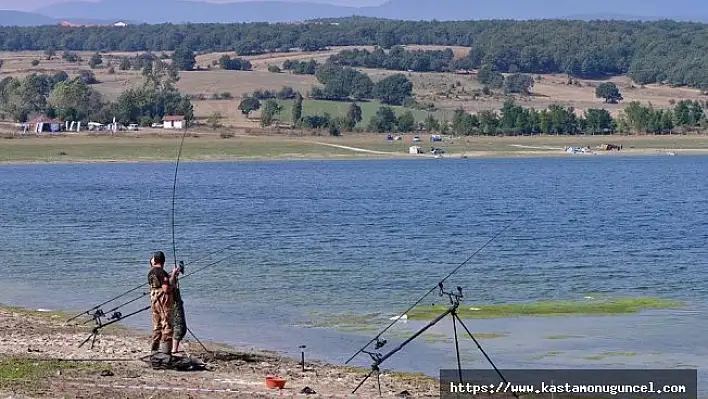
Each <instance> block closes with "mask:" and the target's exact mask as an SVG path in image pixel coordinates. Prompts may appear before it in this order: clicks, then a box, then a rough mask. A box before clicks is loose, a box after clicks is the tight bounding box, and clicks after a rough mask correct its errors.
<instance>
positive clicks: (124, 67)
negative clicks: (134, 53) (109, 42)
mask: <svg viewBox="0 0 708 399" xmlns="http://www.w3.org/2000/svg"><path fill="white" fill-rule="evenodd" d="M118 69H120V70H121V71H128V70H130V60H129V59H128V57H122V58H121V59H120V64H119V65H118Z"/></svg>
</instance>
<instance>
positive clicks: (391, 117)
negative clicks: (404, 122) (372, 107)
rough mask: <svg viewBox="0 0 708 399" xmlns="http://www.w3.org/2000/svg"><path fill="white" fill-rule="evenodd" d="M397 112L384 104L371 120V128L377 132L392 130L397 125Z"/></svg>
mask: <svg viewBox="0 0 708 399" xmlns="http://www.w3.org/2000/svg"><path fill="white" fill-rule="evenodd" d="M396 122H397V120H396V113H395V112H393V108H391V107H386V106H382V107H379V109H378V110H377V111H376V115H374V116H372V117H371V119H370V120H369V130H371V131H374V132H377V133H385V132H392V131H393V130H394V128H395V127H396Z"/></svg>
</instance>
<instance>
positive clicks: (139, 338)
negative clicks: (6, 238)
mask: <svg viewBox="0 0 708 399" xmlns="http://www.w3.org/2000/svg"><path fill="white" fill-rule="evenodd" d="M66 319H67V317H66V315H62V314H55V313H51V312H48V313H41V312H28V311H24V310H18V309H13V308H0V329H2V331H3V334H2V336H0V394H11V393H12V394H15V395H17V394H22V395H27V396H23V397H43V398H59V397H76V398H79V397H101V398H102V399H112V398H158V397H170V398H175V397H178V398H181V397H199V398H217V397H218V398H223V397H238V398H263V397H281V396H287V397H309V398H317V397H332V398H334V397H357V398H374V397H379V395H378V390H377V386H376V379H375V378H371V379H369V381H367V382H366V383H365V384H364V385H363V386H362V387H361V388H360V389H359V391H357V393H356V395H354V396H351V395H350V393H351V391H352V390H353V389H354V388H356V386H357V385H358V384H359V382H360V381H361V379H362V378H363V377H364V376H365V375H366V373H367V372H368V370H366V369H355V368H351V367H343V366H336V365H330V364H325V363H321V362H313V361H309V360H307V359H306V370H305V371H302V367H301V364H300V362H299V360H296V359H291V358H288V357H284V356H281V355H279V354H278V353H275V352H269V351H263V350H254V349H237V348H232V347H229V346H226V345H223V344H217V343H210V342H203V343H204V345H205V346H206V348H207V349H208V350H209V352H211V353H207V352H205V351H204V350H203V349H202V347H201V346H200V345H199V344H198V343H197V342H196V341H190V340H188V339H185V343H184V348H183V349H184V351H185V352H186V353H187V356H189V358H191V359H192V360H193V361H195V362H198V363H204V364H205V367H206V370H204V371H175V370H153V369H152V368H151V367H150V365H149V364H148V363H147V362H146V361H145V360H146V358H147V356H149V335H148V334H146V333H143V332H140V331H136V330H130V329H124V328H106V329H104V330H102V331H101V334H100V336H99V337H98V339H97V341H96V343H95V346H94V348H93V349H91V348H90V344H87V345H84V346H83V347H81V348H79V344H80V343H81V342H82V341H83V340H84V339H86V337H88V336H89V335H90V333H91V328H92V325H91V324H88V325H81V324H78V323H71V324H67V323H65V322H64V320H66ZM187 338H189V336H188V337H187ZM141 358H145V360H141ZM79 360H80V361H79ZM27 363H29V364H31V365H32V366H31V367H30V369H32V370H33V371H32V372H31V373H29V375H21V373H20V374H19V375H18V374H17V373H15V374H14V375H13V372H12V371H13V370H17V369H21V366H19V365H21V364H27ZM384 366H385V365H382V368H384V369H385V367H384ZM40 369H41V370H44V373H43V374H38V373H39V372H38V371H37V370H40ZM45 369H46V370H45ZM8 370H9V371H8ZM269 375H277V376H280V377H283V378H285V379H286V380H287V382H286V387H285V389H283V390H277V389H276V390H270V389H268V388H267V387H266V386H265V377H266V376H269ZM306 387H307V388H310V389H312V390H314V391H315V392H316V394H305V393H301V391H303V390H304V389H305V388H306ZM381 388H382V393H383V397H411V398H431V397H439V384H438V382H437V380H436V379H433V378H429V377H425V376H422V375H417V374H406V373H395V372H387V371H385V370H384V371H383V372H382V374H381ZM401 393H403V394H401ZM406 393H407V394H408V396H406ZM2 397H6V396H5V395H2ZM11 397H12V396H11Z"/></svg>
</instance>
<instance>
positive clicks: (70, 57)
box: [61, 51, 79, 62]
mask: <svg viewBox="0 0 708 399" xmlns="http://www.w3.org/2000/svg"><path fill="white" fill-rule="evenodd" d="M61 58H62V59H63V60H64V61H66V62H79V56H78V54H76V53H72V52H71V51H64V54H62V56H61Z"/></svg>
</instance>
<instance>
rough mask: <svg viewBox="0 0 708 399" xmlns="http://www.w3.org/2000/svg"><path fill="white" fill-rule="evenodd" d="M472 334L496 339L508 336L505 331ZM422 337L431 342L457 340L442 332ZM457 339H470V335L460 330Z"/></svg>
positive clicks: (451, 341)
mask: <svg viewBox="0 0 708 399" xmlns="http://www.w3.org/2000/svg"><path fill="white" fill-rule="evenodd" d="M472 336H474V337H475V339H494V338H503V337H506V336H507V334H505V333H494V332H491V333H472ZM421 338H423V340H424V341H425V342H427V343H430V344H440V343H444V344H451V343H454V342H455V339H454V338H453V336H452V335H451V334H441V333H424V334H423V335H421ZM457 339H458V340H460V341H464V340H469V339H470V336H469V335H467V332H465V331H458V332H457Z"/></svg>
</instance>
